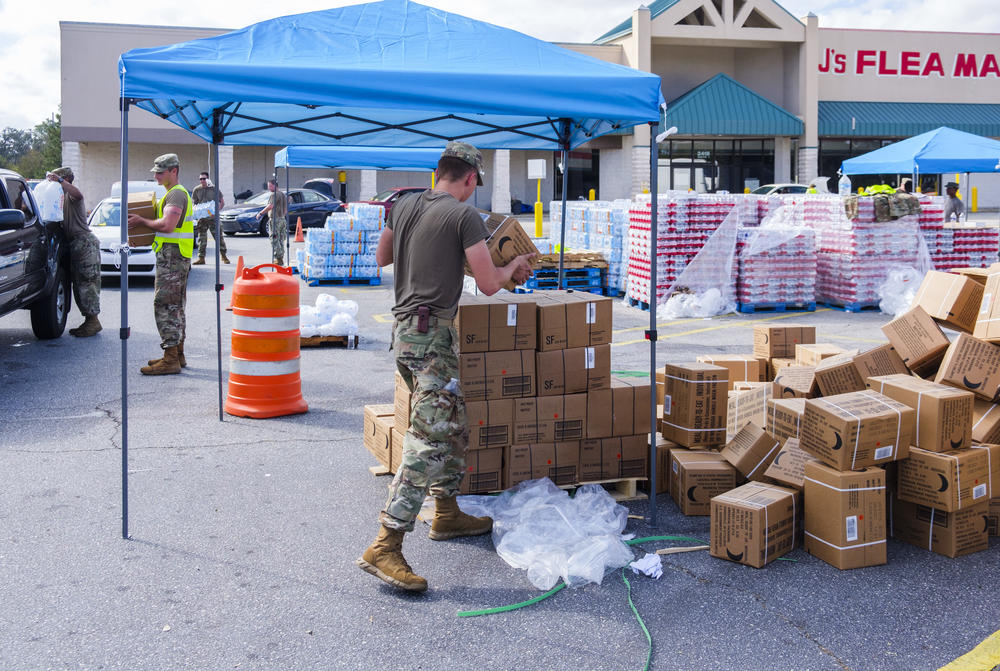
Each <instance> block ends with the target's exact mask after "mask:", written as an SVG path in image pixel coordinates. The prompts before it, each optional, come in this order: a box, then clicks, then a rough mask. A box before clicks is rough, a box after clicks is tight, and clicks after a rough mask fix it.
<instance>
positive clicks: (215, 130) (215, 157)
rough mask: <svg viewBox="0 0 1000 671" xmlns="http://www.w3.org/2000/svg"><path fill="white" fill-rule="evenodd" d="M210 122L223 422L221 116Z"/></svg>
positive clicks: (217, 343) (218, 365)
mask: <svg viewBox="0 0 1000 671" xmlns="http://www.w3.org/2000/svg"><path fill="white" fill-rule="evenodd" d="M213 117H214V119H213V120H212V150H211V154H212V174H213V175H215V217H214V218H215V221H214V222H213V223H214V226H215V357H216V366H217V369H218V377H219V421H220V422H221V421H224V415H223V413H222V290H223V288H224V287H223V284H222V275H221V273H222V270H221V269H220V268H219V263H220V261H221V256H222V251H221V249H220V247H221V245H220V241H221V240H222V223H221V219H220V218H219V203H220V201H221V200H222V196H221V193H220V188H221V187H220V186H219V141H220V138H221V135H222V133H221V131H220V128H221V118H222V117H221V115H220V114H219V112H218V111H215V112H214V113H213Z"/></svg>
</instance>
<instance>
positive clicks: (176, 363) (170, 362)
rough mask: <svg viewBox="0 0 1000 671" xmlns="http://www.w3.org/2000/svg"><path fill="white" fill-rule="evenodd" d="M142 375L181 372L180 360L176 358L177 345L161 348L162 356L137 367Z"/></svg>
mask: <svg viewBox="0 0 1000 671" xmlns="http://www.w3.org/2000/svg"><path fill="white" fill-rule="evenodd" d="M139 372H140V373H142V374H143V375H176V374H177V373H180V372H181V362H180V360H179V359H178V358H177V346H176V345H175V346H173V347H168V348H166V349H165V350H163V358H162V359H160V360H158V361H156V362H155V363H153V364H151V365H149V366H143V367H142V368H140V369H139Z"/></svg>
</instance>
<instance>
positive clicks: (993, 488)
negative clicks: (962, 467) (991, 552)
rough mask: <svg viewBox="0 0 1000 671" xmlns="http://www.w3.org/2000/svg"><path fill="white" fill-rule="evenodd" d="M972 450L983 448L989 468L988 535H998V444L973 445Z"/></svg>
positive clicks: (999, 500) (999, 513) (999, 465)
mask: <svg viewBox="0 0 1000 671" xmlns="http://www.w3.org/2000/svg"><path fill="white" fill-rule="evenodd" d="M972 449H974V450H984V451H985V452H986V454H987V460H988V463H989V468H990V496H992V497H993V498H991V499H990V506H989V512H988V515H989V521H990V524H989V526H990V529H989V530H990V536H1000V445H973V446H972Z"/></svg>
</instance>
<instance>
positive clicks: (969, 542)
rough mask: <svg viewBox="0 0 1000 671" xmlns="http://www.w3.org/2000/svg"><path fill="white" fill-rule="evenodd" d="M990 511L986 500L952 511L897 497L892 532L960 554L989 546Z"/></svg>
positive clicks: (930, 547) (940, 551)
mask: <svg viewBox="0 0 1000 671" xmlns="http://www.w3.org/2000/svg"><path fill="white" fill-rule="evenodd" d="M988 511H989V504H988V503H987V502H986V501H983V502H982V503H977V504H976V505H974V506H970V507H969V508H966V509H964V510H959V511H956V512H951V513H950V512H947V511H944V510H936V509H934V508H931V507H929V506H922V505H920V504H919V503H911V502H910V501H903V500H899V499H897V500H895V501H893V505H892V536H893V538H896V539H898V540H901V541H904V542H906V543H910V544H911V545H916V546H917V547H918V548H923V549H925V550H930V551H931V552H937V553H938V554H942V555H944V556H946V557H952V558H955V557H961V556H962V555H967V554H972V553H973V552H979V551H981V550H987V549H989V547H990V539H989V518H988Z"/></svg>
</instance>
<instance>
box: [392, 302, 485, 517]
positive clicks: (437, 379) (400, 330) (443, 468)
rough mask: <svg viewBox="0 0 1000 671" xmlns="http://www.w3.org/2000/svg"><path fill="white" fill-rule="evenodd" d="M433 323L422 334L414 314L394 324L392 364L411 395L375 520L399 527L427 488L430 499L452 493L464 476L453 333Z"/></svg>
mask: <svg viewBox="0 0 1000 671" xmlns="http://www.w3.org/2000/svg"><path fill="white" fill-rule="evenodd" d="M433 321H434V320H433V318H432V319H431V322H432V325H431V326H430V327H429V328H428V329H427V333H420V332H418V331H417V318H416V317H411V318H401V319H398V320H397V321H396V323H395V325H394V327H393V332H394V333H393V347H394V349H395V350H396V367H397V368H398V369H399V373H400V375H402V376H403V379H404V380H406V384H407V385H408V386H409V387H410V390H411V391H412V392H413V398H412V401H411V410H410V428H409V429H408V430H407V432H406V435H405V436H404V437H403V459H402V462H401V463H400V465H399V469H398V470H397V471H396V476H395V477H394V478H393V480H392V484H391V485H389V499H388V501H386V503H385V509H384V510H383V511H382V514H381V515H380V516H379V521H380V522H381V523H382V524H383V525H384V526H386V527H389V528H390V529H398V530H400V531H413V521H414V520H415V519H416V517H417V513H419V512H420V506H422V505H423V503H424V498H425V497H426V496H427V493H428V491H429V492H430V494H431V496H433V497H435V498H447V497H449V496H455V495H457V494H458V488H459V485H461V483H462V476H464V475H465V451H466V449H467V448H468V446H469V427H468V426H467V424H466V420H465V399H464V398H463V397H462V391H461V388H459V386H458V380H457V378H458V354H457V351H456V343H457V340H458V337H457V335H456V333H455V330H454V329H453V328H452V327H450V326H437V325H433Z"/></svg>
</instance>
